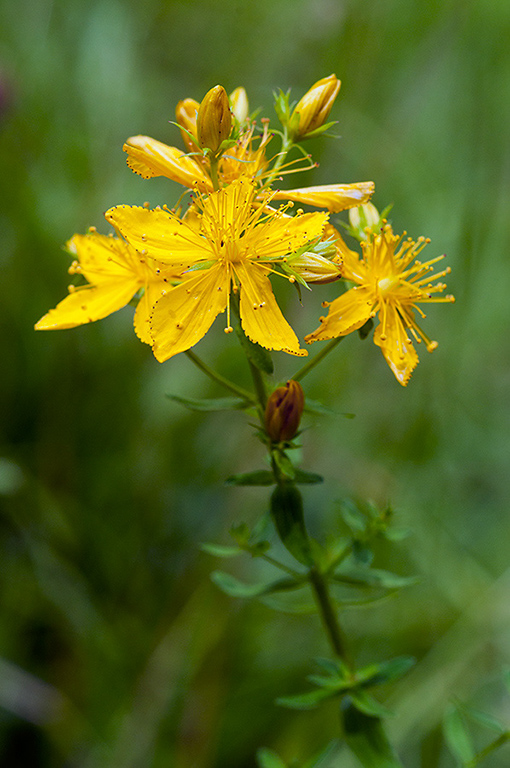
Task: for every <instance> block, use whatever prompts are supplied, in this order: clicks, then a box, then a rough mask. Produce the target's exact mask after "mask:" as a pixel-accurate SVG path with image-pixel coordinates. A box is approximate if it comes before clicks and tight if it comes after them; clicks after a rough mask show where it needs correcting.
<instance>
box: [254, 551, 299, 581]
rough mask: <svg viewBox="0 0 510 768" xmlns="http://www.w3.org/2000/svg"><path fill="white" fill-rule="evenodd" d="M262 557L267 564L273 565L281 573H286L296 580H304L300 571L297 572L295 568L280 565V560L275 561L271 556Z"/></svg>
mask: <svg viewBox="0 0 510 768" xmlns="http://www.w3.org/2000/svg"><path fill="white" fill-rule="evenodd" d="M261 557H262V559H263V560H265V561H266V563H271V565H274V567H275V568H279V569H280V571H285V573H288V574H289V576H292V577H293V578H294V579H299V578H302V574H301V573H298V571H295V570H294V569H293V568H289V567H288V566H287V565H284V564H283V563H280V561H279V560H275V558H274V557H271V555H261Z"/></svg>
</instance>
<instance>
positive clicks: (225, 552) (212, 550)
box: [200, 542, 243, 557]
mask: <svg viewBox="0 0 510 768" xmlns="http://www.w3.org/2000/svg"><path fill="white" fill-rule="evenodd" d="M200 549H201V550H203V551H204V552H207V553H208V554H209V555H214V556H215V557H236V555H240V554H242V552H243V550H242V549H240V548H239V547H224V546H222V545H221V544H209V543H207V542H205V543H204V544H201V545H200Z"/></svg>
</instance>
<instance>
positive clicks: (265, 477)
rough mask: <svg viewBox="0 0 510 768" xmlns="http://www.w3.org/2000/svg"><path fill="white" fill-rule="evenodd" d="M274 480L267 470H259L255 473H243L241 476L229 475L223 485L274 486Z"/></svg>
mask: <svg viewBox="0 0 510 768" xmlns="http://www.w3.org/2000/svg"><path fill="white" fill-rule="evenodd" d="M274 484H275V479H274V475H273V473H272V472H271V471H270V470H269V469H259V470H257V471H256V472H245V473H244V474H241V475H231V476H230V477H227V479H226V480H225V485H265V486H267V485H274Z"/></svg>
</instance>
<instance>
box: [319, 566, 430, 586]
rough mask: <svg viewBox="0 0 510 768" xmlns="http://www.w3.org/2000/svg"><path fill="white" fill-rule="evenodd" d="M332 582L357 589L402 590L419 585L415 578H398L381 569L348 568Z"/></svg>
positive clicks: (336, 575)
mask: <svg viewBox="0 0 510 768" xmlns="http://www.w3.org/2000/svg"><path fill="white" fill-rule="evenodd" d="M331 579H332V581H336V582H338V583H339V584H349V585H351V586H356V587H358V586H359V587H377V588H380V589H401V588H402V587H409V586H411V585H413V584H416V583H417V581H418V580H417V578H416V577H415V576H398V575H397V574H396V573H391V572H390V571H383V570H381V569H380V568H363V567H361V568H356V567H347V568H344V569H343V570H342V571H339V572H338V573H334V574H333V575H332V576H331Z"/></svg>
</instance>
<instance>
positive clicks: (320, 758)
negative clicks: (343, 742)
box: [303, 739, 339, 768]
mask: <svg viewBox="0 0 510 768" xmlns="http://www.w3.org/2000/svg"><path fill="white" fill-rule="evenodd" d="M338 747H339V741H338V739H334V741H331V742H330V743H329V744H328V745H327V747H326V748H325V749H323V750H321V752H320V753H319V754H318V755H314V757H312V758H310V760H307V761H306V763H305V764H304V765H303V768H321V766H322V768H326V767H327V766H331V765H336V763H332V762H331V760H332V758H333V755H334V754H335V752H337V750H338Z"/></svg>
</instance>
